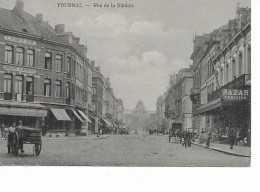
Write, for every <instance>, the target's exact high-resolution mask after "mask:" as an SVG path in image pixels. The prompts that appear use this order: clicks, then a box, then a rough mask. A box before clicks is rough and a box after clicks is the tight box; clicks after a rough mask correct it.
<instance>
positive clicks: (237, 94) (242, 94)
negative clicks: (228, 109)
mask: <svg viewBox="0 0 260 192" xmlns="http://www.w3.org/2000/svg"><path fill="white" fill-rule="evenodd" d="M222 93H223V99H224V100H249V98H250V94H249V90H248V89H223V92H222Z"/></svg>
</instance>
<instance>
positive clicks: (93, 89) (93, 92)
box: [92, 87, 97, 95]
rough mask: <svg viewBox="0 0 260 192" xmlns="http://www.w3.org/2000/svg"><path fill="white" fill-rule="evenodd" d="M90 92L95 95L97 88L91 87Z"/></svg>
mask: <svg viewBox="0 0 260 192" xmlns="http://www.w3.org/2000/svg"><path fill="white" fill-rule="evenodd" d="M92 94H93V95H96V94H97V88H96V87H92Z"/></svg>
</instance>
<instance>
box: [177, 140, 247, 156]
mask: <svg viewBox="0 0 260 192" xmlns="http://www.w3.org/2000/svg"><path fill="white" fill-rule="evenodd" d="M174 139H175V140H176V138H174ZM175 143H176V142H175ZM191 144H193V145H196V146H200V147H203V148H206V149H211V150H214V151H218V152H221V153H225V154H228V155H233V156H238V157H251V155H242V154H238V153H233V152H229V151H225V150H222V149H218V148H215V147H207V146H204V145H201V144H198V143H194V142H191Z"/></svg>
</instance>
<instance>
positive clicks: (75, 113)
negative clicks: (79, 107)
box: [72, 110, 84, 122]
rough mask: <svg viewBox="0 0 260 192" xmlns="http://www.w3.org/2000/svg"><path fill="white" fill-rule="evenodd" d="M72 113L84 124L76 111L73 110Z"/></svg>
mask: <svg viewBox="0 0 260 192" xmlns="http://www.w3.org/2000/svg"><path fill="white" fill-rule="evenodd" d="M72 112H73V113H74V115H75V116H76V117H77V118H78V119H79V120H80V121H81V122H84V120H83V119H81V117H80V116H79V114H78V113H77V112H76V111H74V110H72Z"/></svg>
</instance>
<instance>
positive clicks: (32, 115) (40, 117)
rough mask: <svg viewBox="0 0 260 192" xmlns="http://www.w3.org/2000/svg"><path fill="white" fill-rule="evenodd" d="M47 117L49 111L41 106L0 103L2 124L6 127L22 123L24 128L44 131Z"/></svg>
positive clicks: (13, 102) (0, 120)
mask: <svg viewBox="0 0 260 192" xmlns="http://www.w3.org/2000/svg"><path fill="white" fill-rule="evenodd" d="M46 116H47V110H46V108H45V107H44V106H43V105H40V104H34V103H20V102H16V101H12V102H10V101H0V124H1V125H4V126H5V127H9V126H11V124H12V123H18V121H22V125H23V126H26V127H31V128H40V129H42V125H43V124H44V118H45V117H46Z"/></svg>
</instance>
